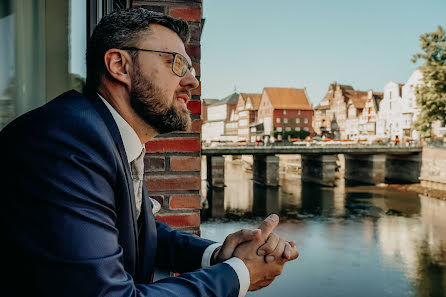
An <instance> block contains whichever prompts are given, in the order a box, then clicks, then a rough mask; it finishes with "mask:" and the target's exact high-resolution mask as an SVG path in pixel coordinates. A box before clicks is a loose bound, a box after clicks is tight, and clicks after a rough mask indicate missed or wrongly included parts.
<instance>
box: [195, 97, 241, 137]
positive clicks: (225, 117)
mask: <svg viewBox="0 0 446 297" xmlns="http://www.w3.org/2000/svg"><path fill="white" fill-rule="evenodd" d="M239 95H240V94H239V93H233V94H231V95H228V96H226V97H225V98H223V99H221V100H218V101H216V102H214V103H212V104H210V105H208V106H207V120H206V122H204V123H203V125H202V129H201V130H202V135H201V136H202V137H201V140H202V141H204V142H212V141H234V142H236V141H238V136H237V133H238V130H237V127H238V118H237V114H236V112H235V110H236V107H237V102H238V98H239Z"/></svg>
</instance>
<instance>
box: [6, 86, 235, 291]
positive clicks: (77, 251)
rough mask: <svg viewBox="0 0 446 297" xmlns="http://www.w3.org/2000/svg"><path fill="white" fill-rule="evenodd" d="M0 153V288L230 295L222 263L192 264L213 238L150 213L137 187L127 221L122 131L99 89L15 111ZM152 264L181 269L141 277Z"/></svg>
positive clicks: (230, 280)
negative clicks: (171, 273) (159, 276)
mask: <svg viewBox="0 0 446 297" xmlns="http://www.w3.org/2000/svg"><path fill="white" fill-rule="evenodd" d="M0 158H1V162H0V164H1V170H0V171H1V173H0V174H1V176H0V193H1V194H0V195H1V205H2V208H1V215H0V222H1V231H2V233H1V237H3V240H2V247H1V250H2V252H1V257H2V261H1V263H2V264H1V265H0V268H1V270H2V271H3V272H4V273H3V275H6V277H5V276H3V277H1V278H0V279H1V286H0V295H2V296H33V297H38V296H48V297H53V296H54V297H56V296H57V297H59V296H73V297H85V296H95V297H98V296H108V297H115V296H116V297H117V296H182V297H188V296H237V295H238V291H239V281H238V278H237V275H236V273H235V271H234V270H233V269H232V268H231V267H230V266H229V265H227V264H224V263H221V264H217V265H214V266H212V267H208V268H205V269H200V266H201V258H202V255H203V252H204V250H205V249H206V247H207V246H209V245H210V244H211V243H212V242H211V241H208V240H204V239H201V238H199V237H198V236H195V235H191V234H188V233H185V232H180V231H175V230H173V229H171V228H170V227H169V226H167V225H166V224H164V223H160V222H158V221H157V220H156V219H155V218H154V216H153V214H152V206H151V203H150V199H148V197H147V194H146V191H145V189H144V197H143V203H142V211H141V215H140V218H139V221H137V220H136V214H135V209H136V207H135V199H134V192H133V183H132V179H131V174H130V168H129V165H128V162H127V157H126V154H125V150H124V146H123V143H122V140H121V136H120V134H119V130H118V128H117V126H116V123H115V122H114V120H113V117H112V116H111V114H110V112H109V110H108V109H107V107H106V106H105V105H104V103H103V102H102V101H101V99H100V98H99V97H97V96H94V97H92V98H86V97H84V96H83V95H81V94H79V93H78V92H76V91H69V92H66V93H64V94H62V95H61V96H59V97H57V98H56V99H54V100H52V101H50V102H49V103H47V104H45V105H44V106H42V107H40V108H38V109H36V110H33V111H31V112H29V113H27V114H25V115H23V116H21V117H19V118H18V119H16V120H14V121H13V122H12V123H10V124H9V125H8V126H7V127H5V128H4V129H3V130H2V131H1V132H0ZM154 267H160V268H165V269H170V270H172V271H177V272H180V273H182V274H181V275H180V276H178V277H171V278H166V279H163V280H160V281H158V282H156V283H153V284H149V283H150V276H151V273H152V271H153V269H154ZM187 271H190V272H188V273H186V272H187Z"/></svg>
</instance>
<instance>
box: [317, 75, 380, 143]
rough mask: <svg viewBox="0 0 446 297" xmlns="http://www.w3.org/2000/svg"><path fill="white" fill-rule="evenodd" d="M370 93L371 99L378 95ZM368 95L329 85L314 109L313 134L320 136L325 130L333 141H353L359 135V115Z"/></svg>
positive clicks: (363, 92) (367, 93) (338, 85)
mask: <svg viewBox="0 0 446 297" xmlns="http://www.w3.org/2000/svg"><path fill="white" fill-rule="evenodd" d="M371 92H372V97H376V96H378V95H379V93H376V92H373V91H371ZM369 93H370V91H369V92H366V91H359V90H355V89H354V88H353V87H352V86H349V85H342V84H338V83H337V82H333V83H332V84H330V86H329V87H328V91H327V93H326V95H325V96H324V98H323V99H322V100H321V102H320V103H319V105H318V106H317V107H316V108H315V109H316V112H315V119H314V129H315V132H316V133H318V134H320V133H321V132H322V130H323V129H324V128H325V129H327V130H328V131H329V132H330V134H331V136H332V137H334V138H335V139H355V138H356V137H357V136H358V135H359V134H360V126H361V122H360V121H361V119H360V115H361V114H362V112H363V111H364V109H365V105H366V103H367V98H368V96H369ZM373 100H374V99H373ZM368 107H372V106H368ZM374 112H376V110H375V111H374ZM370 117H371V115H370ZM367 119H368V118H367ZM365 123H366V122H364V123H362V124H363V125H364V124H365ZM365 129H367V128H365Z"/></svg>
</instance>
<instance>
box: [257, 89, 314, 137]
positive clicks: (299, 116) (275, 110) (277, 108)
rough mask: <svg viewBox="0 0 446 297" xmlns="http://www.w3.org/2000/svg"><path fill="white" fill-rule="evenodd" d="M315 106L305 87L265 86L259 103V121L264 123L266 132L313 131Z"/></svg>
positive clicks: (270, 133) (268, 133)
mask: <svg viewBox="0 0 446 297" xmlns="http://www.w3.org/2000/svg"><path fill="white" fill-rule="evenodd" d="M313 113H314V111H313V108H312V106H311V104H310V102H309V100H308V96H307V93H306V91H305V89H294V88H264V89H263V93H262V96H261V100H260V104H259V112H258V118H259V120H258V121H259V123H262V124H263V129H264V134H265V135H273V134H274V132H275V131H277V132H279V134H283V133H284V132H286V131H307V132H308V133H310V134H311V133H312V132H313V128H312V122H313Z"/></svg>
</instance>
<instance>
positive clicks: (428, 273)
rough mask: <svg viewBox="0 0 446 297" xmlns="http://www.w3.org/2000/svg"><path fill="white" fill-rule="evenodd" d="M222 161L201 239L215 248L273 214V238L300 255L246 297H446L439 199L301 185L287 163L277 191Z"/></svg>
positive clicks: (239, 165)
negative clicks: (276, 220)
mask: <svg viewBox="0 0 446 297" xmlns="http://www.w3.org/2000/svg"><path fill="white" fill-rule="evenodd" d="M226 160H227V161H226V162H225V164H226V165H225V184H226V187H225V188H223V189H212V190H209V191H207V193H203V194H204V196H205V200H204V205H203V209H202V213H201V215H202V224H201V235H202V236H203V237H204V238H209V239H212V240H215V241H220V242H222V241H223V240H224V238H225V237H226V235H227V234H229V233H232V232H235V231H237V230H239V229H241V228H256V227H257V226H258V224H259V223H260V222H261V221H262V219H263V218H264V217H266V216H267V215H269V214H270V213H277V214H279V216H280V224H279V226H278V227H277V228H276V231H275V232H276V233H277V234H279V235H280V236H282V237H283V238H286V239H287V240H294V241H295V242H296V245H297V247H298V250H299V252H300V256H299V258H298V259H297V260H295V261H292V262H289V263H286V264H285V267H284V270H283V273H282V275H281V276H279V277H278V278H276V280H275V281H274V282H273V283H272V284H271V285H270V286H268V287H266V288H264V289H262V290H259V291H256V292H249V293H248V295H247V296H259V297H260V296H300V297H312V296H314V297H322V296H324V297H328V296H342V297H358V296H361V297H368V296H370V297H378V296H380V297H381V296H382V297H384V296H389V297H390V296H416V297H421V296H423V297H427V296H429V297H446V201H442V200H438V199H434V198H429V197H425V196H422V195H418V194H416V193H411V192H400V191H397V190H392V189H389V188H386V187H385V186H381V187H376V186H352V185H346V184H345V182H344V181H343V178H340V179H339V180H338V181H337V185H336V187H334V188H329V187H321V186H317V185H312V184H305V183H301V181H300V176H299V172H298V170H296V168H298V166H296V164H293V162H288V164H289V165H290V166H282V167H281V170H280V187H278V188H269V187H262V186H261V185H258V184H256V183H254V182H253V181H252V172H251V171H250V165H249V162H246V161H244V160H234V161H231V158H230V157H229V158H227V159H226ZM282 163H283V162H282ZM285 163H286V162H285ZM202 168H206V166H203V167H202ZM205 177H206V175H205V172H203V175H202V182H203V189H206V180H205ZM341 177H342V176H341Z"/></svg>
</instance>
